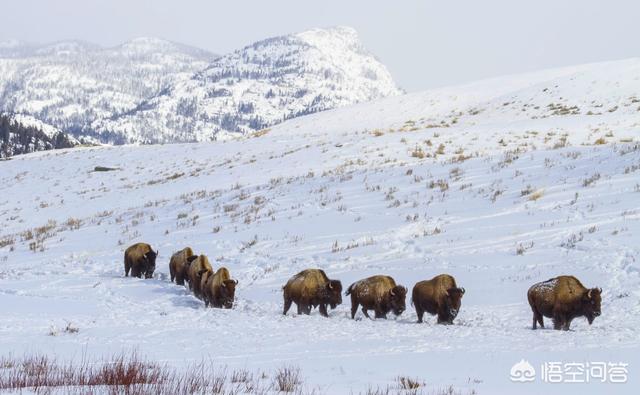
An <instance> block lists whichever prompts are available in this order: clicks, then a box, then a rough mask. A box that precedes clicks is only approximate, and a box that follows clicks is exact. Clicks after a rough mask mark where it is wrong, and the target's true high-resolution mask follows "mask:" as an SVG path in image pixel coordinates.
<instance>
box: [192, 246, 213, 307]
mask: <svg viewBox="0 0 640 395" xmlns="http://www.w3.org/2000/svg"><path fill="white" fill-rule="evenodd" d="M206 272H213V268H212V267H211V264H210V263H209V258H207V256H206V255H198V257H197V258H195V259H194V260H193V261H192V262H191V264H190V265H189V268H188V270H187V277H188V279H189V289H190V290H192V291H193V294H194V295H195V296H196V298H199V299H202V291H201V289H202V275H203V274H204V273H206Z"/></svg>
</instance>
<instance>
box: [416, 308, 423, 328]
mask: <svg viewBox="0 0 640 395" xmlns="http://www.w3.org/2000/svg"><path fill="white" fill-rule="evenodd" d="M416 314H417V315H418V323H419V324H421V323H422V317H423V316H424V310H422V307H420V306H419V305H418V304H417V303H416Z"/></svg>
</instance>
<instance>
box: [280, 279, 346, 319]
mask: <svg viewBox="0 0 640 395" xmlns="http://www.w3.org/2000/svg"><path fill="white" fill-rule="evenodd" d="M282 290H283V296H284V309H283V311H282V314H283V315H286V314H287V311H289V308H290V307H291V303H292V302H295V303H296V306H298V314H307V315H309V314H310V313H311V308H314V307H318V306H319V310H320V314H321V315H322V316H323V317H328V316H329V314H328V312H327V305H329V306H331V308H332V309H335V308H336V306H337V305H339V304H341V303H342V283H341V282H340V280H330V279H329V277H327V275H326V273H325V272H324V271H323V270H321V269H307V270H303V271H301V272H300V273H298V274H296V275H295V276H293V277H291V278H290V279H289V281H287V284H286V285H285V286H284V287H282Z"/></svg>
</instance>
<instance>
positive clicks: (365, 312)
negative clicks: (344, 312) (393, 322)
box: [362, 306, 371, 319]
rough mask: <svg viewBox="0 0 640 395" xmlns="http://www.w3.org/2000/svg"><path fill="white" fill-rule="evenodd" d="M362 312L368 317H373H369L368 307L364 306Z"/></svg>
mask: <svg viewBox="0 0 640 395" xmlns="http://www.w3.org/2000/svg"><path fill="white" fill-rule="evenodd" d="M362 314H364V316H365V317H367V318H368V319H371V317H369V312H368V311H367V308H366V307H364V306H362Z"/></svg>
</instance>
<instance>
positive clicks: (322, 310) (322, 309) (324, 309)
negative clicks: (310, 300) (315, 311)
mask: <svg viewBox="0 0 640 395" xmlns="http://www.w3.org/2000/svg"><path fill="white" fill-rule="evenodd" d="M320 315H322V316H323V317H328V316H329V313H327V305H326V304H324V303H321V304H320Z"/></svg>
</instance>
